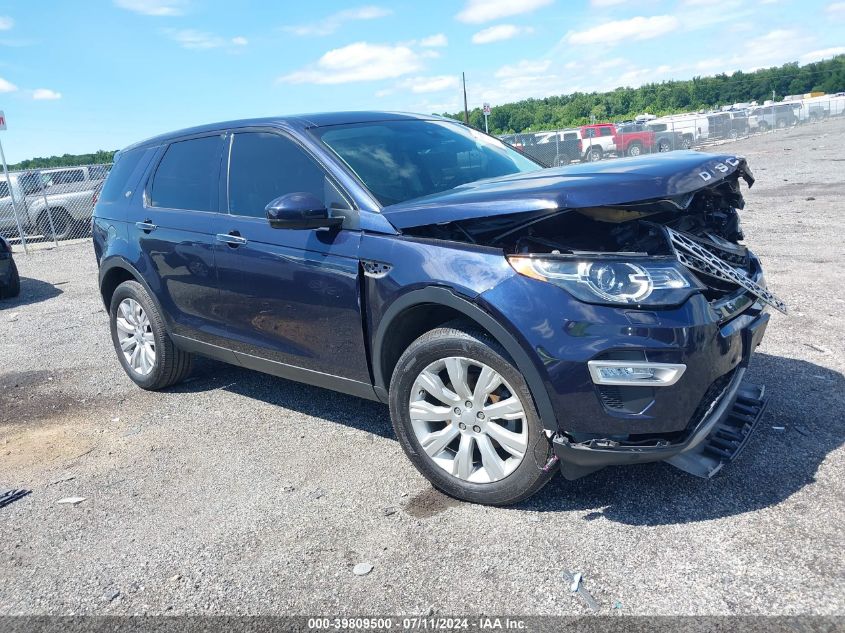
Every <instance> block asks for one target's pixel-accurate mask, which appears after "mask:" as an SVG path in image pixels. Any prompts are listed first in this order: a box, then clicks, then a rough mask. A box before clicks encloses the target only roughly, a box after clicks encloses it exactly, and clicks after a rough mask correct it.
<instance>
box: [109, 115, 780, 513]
mask: <svg viewBox="0 0 845 633" xmlns="http://www.w3.org/2000/svg"><path fill="white" fill-rule="evenodd" d="M598 137H599V138H603V135H601V134H599V135H598ZM224 157H225V159H224ZM740 179H742V180H745V181H746V182H747V183H748V184H751V183H752V182H753V177H752V176H751V173H750V172H749V170H748V169H747V167H746V162H745V160H744V159H742V158H739V157H736V156H733V155H714V154H703V153H698V152H672V153H671V154H664V155H659V156H658V155H654V156H648V157H646V156H643V157H639V158H628V159H625V160H619V161H604V162H601V163H600V164H590V165H585V164H580V165H568V166H565V167H555V168H551V169H543V167H542V166H541V165H540V164H539V163H537V162H535V161H533V160H530V159H529V158H527V157H526V156H524V155H523V154H521V153H520V152H517V151H515V150H514V149H513V148H511V147H509V146H508V145H506V144H504V143H502V142H501V141H499V140H498V139H494V138H493V137H490V136H487V135H486V134H484V133H482V132H479V131H477V130H473V129H470V128H468V127H466V126H464V125H462V124H459V123H457V122H455V121H452V120H449V119H445V118H441V117H435V116H416V115H408V114H399V113H388V112H346V113H323V114H315V115H306V116H302V117H279V118H266V119H252V120H246V121H231V122H226V123H218V124H211V125H206V126H201V127H197V128H192V129H189V130H182V131H178V132H173V133H170V134H165V135H162V136H159V137H156V138H153V139H149V140H147V141H143V142H141V143H138V144H136V145H133V146H131V147H129V148H127V149H125V150H123V151H122V152H120V153H119V154H118V157H117V159H116V163H115V167H114V169H113V170H112V173H111V175H110V176H109V179H108V180H107V182H106V184H105V185H104V187H103V189H102V191H101V192H100V197H99V200H98V202H97V205H96V207H95V210H94V221H93V224H94V229H93V246H94V253H95V255H96V260H97V264H98V267H99V289H100V294H101V299H102V301H103V303H104V305H105V307H106V309H107V311H108V315H109V323H110V330H111V337H112V341H113V344H114V350H115V354H116V356H117V359H118V362H119V363H120V364H121V366H122V367H123V369H124V370H125V372H126V374H127V376H128V377H129V378H130V379H131V380H132V381H133V382H135V383H136V384H137V385H138V386H139V387H141V388H144V389H148V390H157V389H164V388H166V387H168V386H171V385H174V384H176V383H178V382H180V381H181V380H184V379H185V378H186V377H187V376H188V375H189V373H190V370H191V362H192V359H193V356H194V355H195V354H200V355H204V356H210V357H213V358H216V359H219V360H222V361H225V362H228V363H233V364H236V365H239V366H241V367H244V368H248V369H254V370H259V371H263V372H266V373H269V374H274V375H277V376H282V377H285V378H289V379H293V380H297V381H300V382H305V383H310V384H313V385H318V386H320V387H323V388H328V389H334V390H337V391H342V392H345V393H349V394H353V395H356V396H359V397H364V398H369V399H372V400H377V401H380V402H383V403H386V404H388V405H389V407H390V417H391V420H392V422H393V428H394V431H395V434H396V438H397V439H398V441H399V443H400V445H401V446H402V448H403V450H404V451H405V454H406V455H407V457H408V458H409V459H410V461H411V462H412V463H413V464H414V465H415V466H416V468H418V469H419V471H420V472H421V473H422V474H423V475H424V476H425V477H426V478H428V480H429V481H430V482H431V483H432V484H433V485H434V486H436V487H437V488H438V489H440V490H441V491H443V492H445V493H446V494H449V495H452V496H454V497H457V498H459V499H463V500H467V501H472V502H477V503H487V504H493V505H505V504H512V503H516V502H518V501H520V500H522V499H525V498H527V497H529V496H531V495H532V494H534V493H535V492H537V491H538V490H539V489H540V488H541V487H542V486H543V485H544V484H545V483H546V482H547V481H549V479H550V478H551V477H552V476H553V474H554V472H555V471H556V470H557V469H560V470H561V472H562V474H563V475H564V476H565V477H566V478H568V479H577V478H578V477H581V476H583V475H586V474H588V473H591V472H593V471H595V470H598V469H600V468H603V467H605V466H609V465H614V464H635V463H643V462H655V461H667V462H668V463H670V464H672V465H673V466H675V467H677V468H680V469H682V470H684V471H686V472H688V473H692V474H694V475H696V476H700V477H710V476H713V475H714V474H715V473H716V472H718V471H719V470H720V469H721V468H722V466H723V465H724V464H726V463H727V462H729V461H731V460H732V459H733V458H734V457H735V456H736V455H737V454H738V453H739V451H740V450H741V449H742V447H744V446H745V445H746V444H747V442H746V440H747V438H748V436H749V435H750V433H751V431H752V430H753V428H754V426H755V425H756V423H757V421H758V420H759V418H760V415H761V413H762V410H763V407H764V404H765V403H764V402H763V398H764V396H763V390H762V388H759V387H752V386H750V385H747V384H744V378H745V373H746V368H747V367H748V365H749V362H750V359H751V356H752V354H753V352H754V350H755V348H756V347H757V345H758V344H759V343H760V341H761V339H762V337H763V334H764V332H765V330H766V326H767V325H768V322H769V314H768V312H767V310H768V307H769V306H773V307H775V308H777V309H780V310H784V309H785V306H784V305H783V304H782V302H780V300H778V299H777V298H776V297H775V296H774V295H772V294H771V293H770V292H769V291H768V290H766V288H765V281H764V277H763V271H762V268H761V265H760V262H759V260H758V259H757V257H756V256H755V255H754V254H753V253H752V252H751V251H750V250H748V249H747V248H746V246H745V245H744V244H743V243H742V240H743V233H742V230H741V227H740V222H739V214H738V211H737V210H738V209H741V208H742V206H743V201H742V195H741V193H740V183H739V181H740ZM174 396H175V397H177V398H178V394H171V395H170V396H168V397H169V398H170V397H174ZM315 397H322V396H319V395H318V394H315ZM737 403H739V404H737ZM177 423H178V422H177ZM301 431H302V432H310V433H311V434H312V435H313V441H314V442H315V443H319V442H320V431H318V430H316V429H311V430H310V431H308V430H307V429H302V430H301ZM297 432H299V431H297ZM318 467H319V468H323V469H325V468H331V467H332V464H316V463H315V468H318ZM361 468H362V470H363V469H366V468H367V465H366V464H362V466H361ZM650 472H654V471H650ZM361 476H366V475H361ZM373 476H379V475H378V474H377V473H376V474H374V475H373ZM626 476H627V475H626Z"/></svg>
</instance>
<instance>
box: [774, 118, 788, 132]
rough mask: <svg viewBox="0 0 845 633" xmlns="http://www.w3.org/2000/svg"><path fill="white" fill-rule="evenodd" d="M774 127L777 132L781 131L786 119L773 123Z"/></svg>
mask: <svg viewBox="0 0 845 633" xmlns="http://www.w3.org/2000/svg"><path fill="white" fill-rule="evenodd" d="M775 127H776V128H777V129H779V130H782V129H784V128H785V127H786V119H778V120H777V121H775Z"/></svg>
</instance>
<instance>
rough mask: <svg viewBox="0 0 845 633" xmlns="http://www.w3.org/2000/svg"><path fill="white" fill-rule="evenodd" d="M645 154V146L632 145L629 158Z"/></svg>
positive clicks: (629, 148)
mask: <svg viewBox="0 0 845 633" xmlns="http://www.w3.org/2000/svg"><path fill="white" fill-rule="evenodd" d="M642 153H643V146H642V145H640V144H639V143H631V145H630V146H629V147H628V156H639V155H640V154H642Z"/></svg>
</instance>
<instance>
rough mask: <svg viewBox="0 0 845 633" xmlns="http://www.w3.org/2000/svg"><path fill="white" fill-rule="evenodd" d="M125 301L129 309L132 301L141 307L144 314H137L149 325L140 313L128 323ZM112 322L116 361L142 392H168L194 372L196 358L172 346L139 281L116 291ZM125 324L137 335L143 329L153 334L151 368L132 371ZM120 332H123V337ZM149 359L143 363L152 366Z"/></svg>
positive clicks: (111, 306) (142, 353)
mask: <svg viewBox="0 0 845 633" xmlns="http://www.w3.org/2000/svg"><path fill="white" fill-rule="evenodd" d="M124 302H127V303H126V304H125V305H127V306H129V305H133V304H132V302H135V304H137V305H138V306H140V308H141V312H140V313H138V314H141V315H143V316H145V317H146V322H144V320H143V317H142V318H141V319H139V318H138V314H134V315H133V319H134V320H135V323H132V322H131V321H129V320H127V319H126V318H125V313H123V311H122V307H121V306H122V304H124ZM119 321H120V323H119ZM139 321H140V322H141V327H134V326H135V325H136V324H137V323H138V322H139ZM109 323H110V325H111V337H112V343H113V344H114V350H115V353H116V354H117V358H118V360H119V361H120V364H121V365H122V366H123V370H124V371H125V372H126V375H127V376H129V378H131V379H132V382H134V383H135V384H136V385H138V386H139V387H141V389H147V390H150V391H156V390H159V389H165V388H167V387H170V386H171V385H175V384H176V383H178V382H181V381H183V380H184V379H185V378H187V377H188V375H189V374H190V373H191V367H192V365H193V356H192V355H191V354H189V353H187V352H184V351H182V350H180V349H179V348H178V347H176V345H174V344H173V340H172V339H171V338H170V335H169V334H168V333H167V329H166V328H165V327H164V321H163V320H162V318H161V314H160V313H159V311H158V308H157V307H156V305H155V302H153V300H152V298H151V297H150V295H149V294H148V293H147V291H146V290H145V289H144V287H143V286H142V285H141V284H139V283H138V282H137V281H124V282H123V283H122V284H120V285H119V286H118V287H117V289H116V290H115V291H114V294H113V295H112V299H111V304H110V306H109ZM126 325H129V326H130V327H131V328H134V331H135V332H136V333H137V332H138V331H139V330H140V331H142V332H144V333H145V334H146V335H147V336H148V335H150V334H151V335H152V340H151V341H150V342H151V343H152V347H153V356H154V360H153V362H152V363H151V368H149V369H147V368H146V367H141V368H140V369H136V368H133V366H132V364H131V362H130V359H128V358H127V356H126V354H124V351H123V349H122V347H121V339H120V336H125V335H126V334H125V333H126V329H125V326H126ZM119 331H120V332H121V333H120V334H119ZM135 347H138V343H136V344H135ZM134 349H135V348H134V347H130V348H129V350H128V351H127V353H129V352H131V351H133V350H134ZM143 355H144V351H143V349H142V350H141V351H140V353H139V356H138V357H139V359H140V357H141V356H143ZM148 360H149V358H148V356H145V357H144V361H145V362H146V363H147V364H148V365H150V363H149V362H148Z"/></svg>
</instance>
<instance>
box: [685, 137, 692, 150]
mask: <svg viewBox="0 0 845 633" xmlns="http://www.w3.org/2000/svg"><path fill="white" fill-rule="evenodd" d="M692 143H693V141H692V139H691V138H690V137H688V136H685V137H684V143H683V146H684V149H692Z"/></svg>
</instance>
